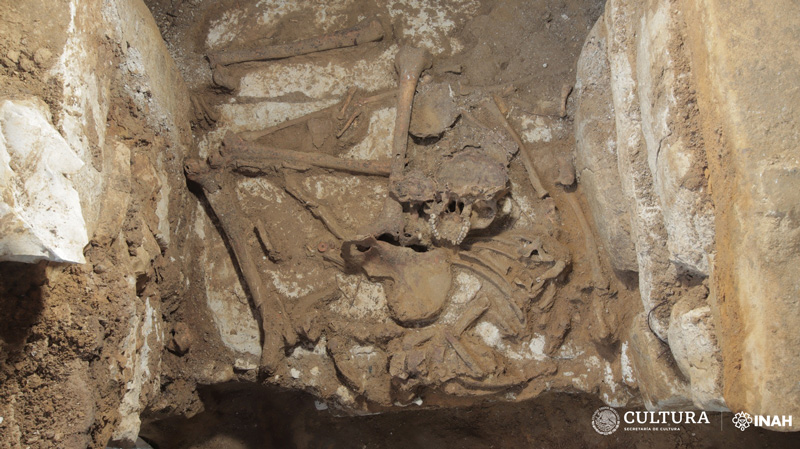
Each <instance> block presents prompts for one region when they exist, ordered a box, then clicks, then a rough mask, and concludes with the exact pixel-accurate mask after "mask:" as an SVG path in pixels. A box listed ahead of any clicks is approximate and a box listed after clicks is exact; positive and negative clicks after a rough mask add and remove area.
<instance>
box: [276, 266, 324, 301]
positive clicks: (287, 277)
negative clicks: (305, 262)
mask: <svg viewBox="0 0 800 449" xmlns="http://www.w3.org/2000/svg"><path fill="white" fill-rule="evenodd" d="M268 273H269V275H270V277H272V285H274V286H275V288H276V289H277V290H278V293H280V294H281V295H283V296H286V297H287V298H299V297H301V296H306V295H308V294H309V293H311V292H313V291H314V286H312V285H309V284H308V283H305V282H302V283H298V282H297V280H298V279H302V274H296V273H294V272H293V271H290V272H289V273H283V272H281V271H269V272H268ZM301 285H302V287H301Z"/></svg>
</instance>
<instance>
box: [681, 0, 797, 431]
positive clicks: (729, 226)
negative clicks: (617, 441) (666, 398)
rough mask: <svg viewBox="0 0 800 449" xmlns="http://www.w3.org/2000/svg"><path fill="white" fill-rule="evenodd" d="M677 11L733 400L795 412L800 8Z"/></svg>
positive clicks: (765, 410) (707, 1)
mask: <svg viewBox="0 0 800 449" xmlns="http://www.w3.org/2000/svg"><path fill="white" fill-rule="evenodd" d="M679 6H680V7H681V9H682V10H684V11H685V14H686V20H687V24H688V27H687V29H688V33H687V36H688V39H687V40H686V43H687V47H688V48H689V50H690V54H691V55H692V59H691V62H692V65H693V67H694V69H695V72H696V73H697V79H698V82H697V92H698V95H697V98H698V105H699V109H700V111H701V112H702V113H703V119H704V120H703V121H702V124H703V126H702V135H703V138H704V140H705V142H707V150H706V152H707V153H708V167H709V184H710V188H711V194H712V198H713V199H714V203H715V205H716V210H717V214H716V230H717V234H716V240H717V244H716V257H715V259H714V267H713V274H712V286H713V289H714V292H715V295H714V296H715V298H716V301H715V302H713V303H712V304H711V306H712V310H713V311H714V315H715V318H716V321H717V323H718V327H719V328H720V329H721V332H720V344H721V347H722V356H723V360H724V363H723V366H724V393H725V400H726V401H727V403H728V405H729V406H730V407H731V409H734V410H746V411H748V412H750V413H756V414H763V415H776V414H777V415H789V414H791V415H794V416H797V415H798V414H800V400H798V399H800V370H798V366H800V353H799V352H798V351H797V348H798V346H797V345H798V343H800V334H798V332H797V327H798V324H800V307H799V304H798V301H799V300H800V299H798V298H800V296H798V292H800V280H798V277H797V275H796V273H797V269H796V267H797V266H798V263H799V262H800V251H799V250H800V227H798V207H800V196H798V195H800V193H798V192H800V189H798V187H799V186H800V183H799V181H798V180H800V177H798V173H800V161H799V160H798V153H797V148H798V143H800V142H798V141H799V140H800V134H798V126H797V124H798V122H799V121H800V111H798V108H797V105H798V104H800V92H798V90H797V87H796V80H797V79H798V76H800V65H798V62H797V61H798V60H800V49H798V48H797V46H796V45H792V42H795V41H796V40H797V32H798V31H797V22H796V18H797V14H798V13H800V9H799V8H798V5H797V3H796V2H791V1H784V0H780V1H774V2H758V3H753V4H739V3H728V2H719V1H713V0H696V1H682V2H680V3H679ZM795 421H796V420H795ZM797 429H800V423H797V422H794V428H793V430H797ZM775 430H781V428H776V429H775ZM782 430H786V429H785V428H783V429H782Z"/></svg>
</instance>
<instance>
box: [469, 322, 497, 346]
mask: <svg viewBox="0 0 800 449" xmlns="http://www.w3.org/2000/svg"><path fill="white" fill-rule="evenodd" d="M475 333H477V334H478V336H479V337H481V340H483V342H484V343H486V344H487V345H489V346H491V347H493V348H499V347H500V346H501V345H502V344H503V342H502V337H501V336H500V329H498V328H497V326H495V325H494V324H492V323H490V322H488V321H481V322H480V323H478V324H477V325H476V326H475Z"/></svg>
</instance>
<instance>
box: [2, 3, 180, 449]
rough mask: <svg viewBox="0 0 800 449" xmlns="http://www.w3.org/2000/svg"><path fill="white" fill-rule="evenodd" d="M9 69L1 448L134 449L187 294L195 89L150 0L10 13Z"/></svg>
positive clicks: (5, 14)
mask: <svg viewBox="0 0 800 449" xmlns="http://www.w3.org/2000/svg"><path fill="white" fill-rule="evenodd" d="M56 3H57V6H56ZM45 12H46V13H45ZM0 64H2V66H1V67H0V86H2V88H0V261H3V262H0V315H2V316H3V317H6V318H5V319H4V320H3V322H2V323H0V416H2V417H3V429H4V431H3V432H2V433H0V446H2V447H9V448H19V447H105V446H106V444H108V443H109V441H116V442H118V443H119V444H120V445H131V444H133V443H134V442H135V441H136V438H137V435H138V433H139V426H140V422H139V415H140V413H141V411H142V410H143V409H144V408H145V407H146V406H147V405H148V404H150V403H151V402H152V401H153V398H154V397H156V394H157V393H158V392H160V385H161V375H162V357H163V353H164V351H163V348H164V345H165V339H166V336H167V335H168V332H169V329H165V324H164V319H163V317H164V316H166V315H168V314H169V311H168V310H167V308H166V307H165V305H164V302H165V301H167V300H168V299H169V298H171V297H173V296H175V295H177V294H179V293H180V292H181V291H182V289H183V288H185V283H186V281H185V280H184V279H182V278H181V276H182V274H181V273H180V272H179V270H168V269H167V268H168V265H169V262H170V261H171V260H178V259H181V258H184V257H183V254H182V253H180V252H179V251H181V250H180V249H179V246H178V243H179V242H180V240H181V239H183V238H184V237H183V236H184V235H185V234H186V233H187V231H186V230H185V229H183V228H182V227H181V226H182V225H181V223H180V220H179V219H178V217H180V216H182V215H185V214H186V213H185V210H184V209H185V208H186V207H187V204H188V203H187V202H186V199H187V197H188V193H187V192H186V191H185V189H183V188H182V187H183V186H184V185H185V181H184V178H183V174H182V167H181V161H182V159H183V157H184V155H185V154H186V152H187V149H188V148H189V143H190V141H191V140H190V139H191V133H190V129H189V118H188V114H189V113H190V108H189V102H188V97H189V95H188V91H187V90H186V87H185V86H184V85H183V81H182V80H181V78H180V75H179V73H178V71H177V68H176V67H175V65H174V63H173V62H172V61H171V59H170V57H169V54H168V52H167V50H166V46H165V45H164V42H163V41H162V39H161V36H160V33H159V31H158V29H157V27H156V25H155V22H154V20H153V18H152V16H151V15H150V12H149V11H148V9H147V8H146V7H145V5H144V4H143V3H142V2H141V1H140V0H133V1H130V0H114V1H99V0H65V1H60V2H49V1H38V0H30V1H25V2H3V3H2V4H1V5H0ZM192 207H194V206H192ZM190 210H191V209H190ZM183 227H185V225H183ZM41 260H47V261H53V262H72V263H73V264H63V263H61V264H52V263H49V264H48V263H47V262H42V263H39V264H36V265H34V264H29V265H26V264H21V263H18V262H28V263H31V262H36V261H41ZM9 261H11V262H9ZM20 298H24V300H23V299H20ZM45 429H46V431H45ZM126 447H127V446H126Z"/></svg>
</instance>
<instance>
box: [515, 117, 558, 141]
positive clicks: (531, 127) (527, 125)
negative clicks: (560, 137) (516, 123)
mask: <svg viewBox="0 0 800 449" xmlns="http://www.w3.org/2000/svg"><path fill="white" fill-rule="evenodd" d="M521 126H522V140H524V141H525V142H528V143H534V142H550V141H551V140H553V132H552V131H551V129H550V127H549V126H548V125H547V123H546V122H545V121H544V119H543V118H542V117H531V116H523V117H522V122H521Z"/></svg>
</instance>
